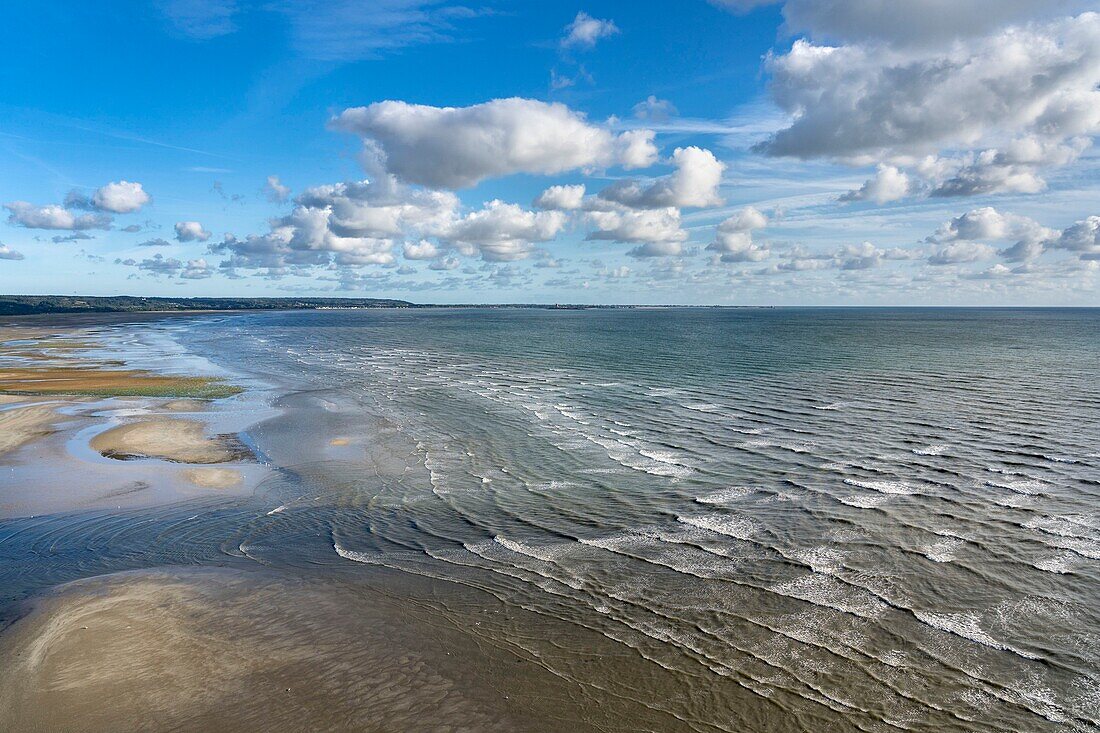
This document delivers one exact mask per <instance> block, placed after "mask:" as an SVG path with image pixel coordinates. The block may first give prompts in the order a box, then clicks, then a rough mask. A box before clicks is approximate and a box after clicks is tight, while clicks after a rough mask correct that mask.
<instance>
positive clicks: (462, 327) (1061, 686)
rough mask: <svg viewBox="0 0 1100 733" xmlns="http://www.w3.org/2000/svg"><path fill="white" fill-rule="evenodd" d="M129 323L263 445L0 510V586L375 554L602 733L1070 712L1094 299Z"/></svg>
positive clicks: (935, 723) (1094, 537)
mask: <svg viewBox="0 0 1100 733" xmlns="http://www.w3.org/2000/svg"><path fill="white" fill-rule="evenodd" d="M134 328H137V327H131V329H134ZM140 328H141V329H145V331H144V333H145V334H146V336H139V337H138V338H145V339H146V340H149V339H153V340H155V339H170V340H171V341H172V342H173V343H175V344H177V345H179V346H180V347H181V348H183V349H186V350H187V351H188V352H189V353H192V354H195V355H196V356H198V357H202V358H204V359H207V360H209V361H210V362H212V363H214V364H217V365H219V366H220V367H221V368H224V369H227V370H230V371H231V372H232V373H233V374H236V375H238V376H239V377H240V378H242V379H245V380H256V382H257V383H258V384H263V385H265V386H266V388H268V389H270V390H271V393H272V394H273V395H277V404H278V406H279V407H281V408H282V409H283V410H284V414H283V416H281V417H279V418H276V419H274V420H272V421H269V422H267V423H264V424H263V425H260V426H257V427H256V428H255V429H253V430H252V431H250V438H251V440H253V441H254V443H255V444H256V445H257V446H258V447H259V449H260V450H261V451H262V452H263V453H264V455H265V458H266V459H268V460H270V461H271V462H272V463H273V464H274V465H275V466H277V467H278V469H279V470H278V471H277V473H276V475H275V476H274V477H273V478H272V479H270V480H268V481H267V482H265V483H264V484H263V485H261V486H260V487H259V489H258V490H257V492H256V495H255V496H254V497H252V498H251V499H248V500H243V501H242V500H234V501H224V500H218V499H216V498H212V499H210V500H208V501H204V502H202V503H190V504H188V505H186V506H181V507H169V508H160V509H157V510H144V511H137V510H135V511H133V512H128V513H123V514H121V515H120V514H117V513H115V514H111V513H106V512H89V513H82V514H78V515H65V516H63V517H40V518H28V519H21V520H10V521H8V522H4V523H2V524H0V562H2V563H3V565H2V568H3V569H0V585H2V586H3V587H5V588H7V589H9V591H8V594H7V597H8V598H15V597H19V596H20V595H23V594H26V593H29V592H31V591H34V590H39V589H41V588H43V587H46V586H48V585H50V584H52V583H56V582H60V581H62V580H69V579H73V578H76V577H85V576H89V575H94V574H97V573H102V572H108V571H113V570H121V569H133V568H140V567H150V566H156V565H159V564H180V563H182V564H198V565H203V564H224V563H226V562H234V563H245V564H247V563H259V564H262V565H264V566H266V567H269V568H275V569H278V570H280V571H282V572H289V573H300V574H304V575H310V576H313V575H326V574H327V575H330V576H332V577H338V578H340V582H342V583H348V584H355V583H357V582H362V583H374V582H377V579H378V578H379V577H392V576H394V575H395V574H396V575H403V576H407V577H410V578H413V577H415V578H417V579H419V580H418V582H423V583H425V584H427V587H430V588H432V589H433V591H432V592H433V594H435V595H434V600H433V603H432V604H431V607H432V608H433V609H434V611H432V613H436V614H437V618H446V619H449V620H450V621H452V622H454V623H455V624H459V625H472V624H476V625H477V634H478V635H479V637H480V638H483V639H485V640H487V642H489V643H491V644H493V645H495V647H497V648H507V649H511V650H514V651H515V653H516V654H520V655H522V656H524V657H525V658H528V659H535V660H538V663H539V665H540V667H541V668H543V669H545V670H547V671H549V672H550V673H552V674H553V675H554V676H555V677H556V678H558V679H561V680H563V681H564V682H565V683H566V684H567V685H568V686H569V689H570V690H572V692H571V693H570V695H571V697H572V700H571V703H570V704H571V705H575V706H576V709H577V710H580V711H582V713H581V715H582V716H586V713H584V712H583V711H589V712H591V715H592V716H593V717H592V720H595V719H596V718H597V717H598V716H600V715H608V711H609V710H613V711H614V717H613V720H614V723H611V724H607V725H606V726H605V727H604V728H603V729H621V730H695V731H731V732H733V731H738V732H741V731H800V730H814V731H818V730H864V731H892V730H936V731H1033V730H1034V731H1048V730H1049V731H1056V730H1057V731H1061V730H1097V722H1096V721H1097V719H1098V718H1100V503H1098V500H1100V313H1097V312H1094V311H1089V310H997V309H989V310H955V309H893V310H892V309H835V310H833V309H655V310H646V309H630V310H592V311H547V310H525V309H470V310H463V309H455V310H423V311H422V310H379V311H314V312H301V313H299V312H290V313H264V314H255V315H252V314H249V315H233V316H216V317H203V318H200V319H196V320H193V321H179V320H175V321H172V322H165V323H163V324H143V325H142V326H140ZM123 330H124V329H122V328H120V334H121V333H122V331H123ZM132 333H133V331H132V332H131V335H129V336H127V337H128V338H134V336H133V335H132ZM120 337H121V336H120ZM380 574H381V575H380ZM448 589H454V592H455V593H456V594H457V595H456V597H458V595H461V597H462V599H463V600H462V603H461V604H459V603H458V602H457V601H456V602H455V604H454V605H453V606H452V605H449V601H448V593H449V592H450V591H449V590H448ZM471 594H472V597H475V598H476V597H479V596H484V597H485V598H491V599H492V600H493V603H494V604H495V607H496V608H497V609H498V610H499V609H506V610H507V609H514V610H515V611H516V614H518V615H510V614H508V613H496V614H483V615H482V616H477V617H476V619H475V615H474V614H473V612H472V611H470V603H469V599H470V598H471ZM566 629H575V630H577V631H578V634H580V635H579V636H574V635H571V634H565V632H563V630H566ZM563 634H564V635H563ZM586 639H587V640H590V642H586V641H584V640H586ZM555 727H556V726H550V727H549V728H548V729H554V728H555ZM569 727H571V728H577V725H576V724H572V723H571V724H570V726H569ZM581 729H583V726H582V728H581Z"/></svg>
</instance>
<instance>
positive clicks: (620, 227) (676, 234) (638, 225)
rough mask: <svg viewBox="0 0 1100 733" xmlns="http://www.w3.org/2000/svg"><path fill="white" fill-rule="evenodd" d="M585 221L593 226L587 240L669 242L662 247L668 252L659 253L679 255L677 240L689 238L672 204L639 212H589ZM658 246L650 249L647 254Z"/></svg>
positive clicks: (678, 242)
mask: <svg viewBox="0 0 1100 733" xmlns="http://www.w3.org/2000/svg"><path fill="white" fill-rule="evenodd" d="M585 220H586V221H587V222H588V223H589V224H590V225H591V226H593V227H594V230H593V231H591V232H589V233H588V236H587V237H586V239H588V240H590V241H609V242H627V243H649V244H665V245H668V246H667V247H666V248H664V249H665V250H668V251H662V252H661V254H679V253H680V243H681V242H683V241H684V240H686V239H687V238H688V235H687V232H685V231H684V230H683V229H681V228H680V211H679V210H678V209H676V208H674V207H669V208H666V209H643V210H640V211H590V212H588V213H587V214H586V215H585ZM673 245H675V246H673ZM659 249H661V248H650V249H648V250H647V253H648V252H654V251H657V250H659Z"/></svg>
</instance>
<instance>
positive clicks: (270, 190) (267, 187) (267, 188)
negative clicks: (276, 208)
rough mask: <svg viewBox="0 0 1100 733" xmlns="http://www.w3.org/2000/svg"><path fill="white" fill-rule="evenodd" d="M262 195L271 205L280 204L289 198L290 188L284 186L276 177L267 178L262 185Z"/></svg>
mask: <svg viewBox="0 0 1100 733" xmlns="http://www.w3.org/2000/svg"><path fill="white" fill-rule="evenodd" d="M264 193H265V194H266V195H267V200H268V201H270V202H271V203H273V204H281V203H283V202H284V201H286V200H287V199H289V198H290V187H289V186H284V185H283V183H282V181H280V180H279V177H278V176H268V177H267V183H265V184H264Z"/></svg>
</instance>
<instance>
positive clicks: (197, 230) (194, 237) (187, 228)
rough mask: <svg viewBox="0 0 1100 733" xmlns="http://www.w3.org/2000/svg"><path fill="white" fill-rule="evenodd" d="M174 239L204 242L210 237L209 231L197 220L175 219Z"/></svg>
mask: <svg viewBox="0 0 1100 733" xmlns="http://www.w3.org/2000/svg"><path fill="white" fill-rule="evenodd" d="M176 239H177V240H178V241H180V242H205V241H206V240H208V239H210V232H208V231H206V230H205V229H203V228H202V224H200V223H198V222H197V221H177V222H176Z"/></svg>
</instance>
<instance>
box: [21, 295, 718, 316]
mask: <svg viewBox="0 0 1100 733" xmlns="http://www.w3.org/2000/svg"><path fill="white" fill-rule="evenodd" d="M654 307H662V306H639V305H582V304H569V303H554V304H545V303H497V304H478V303H463V304H447V305H441V304H435V303H432V304H425V303H413V302H410V301H407V300H397V299H394V298H165V297H148V298H146V297H139V296H132V295H117V296H83V295H0V316H29V315H37V314H49V313H165V312H167V313H176V312H187V311H243V310H330V309H364V308H546V309H562V310H584V309H590V308H598V309H607V308H654ZM664 307H677V306H664ZM704 307H720V306H704Z"/></svg>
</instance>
